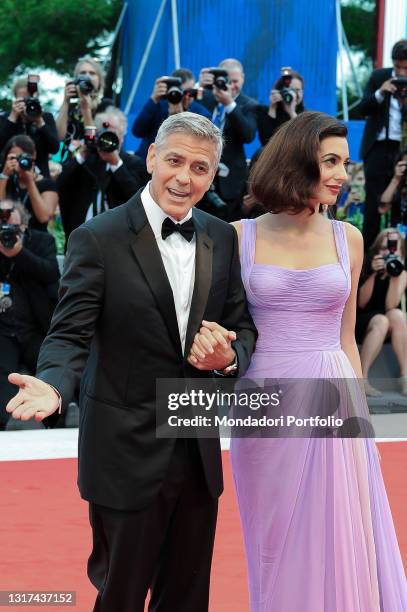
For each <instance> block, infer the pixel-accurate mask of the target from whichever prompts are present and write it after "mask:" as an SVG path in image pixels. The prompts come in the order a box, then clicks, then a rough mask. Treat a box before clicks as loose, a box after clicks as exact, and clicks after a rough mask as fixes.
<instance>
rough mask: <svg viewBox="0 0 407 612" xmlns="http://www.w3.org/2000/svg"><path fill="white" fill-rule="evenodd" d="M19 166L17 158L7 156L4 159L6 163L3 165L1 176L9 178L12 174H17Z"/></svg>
mask: <svg viewBox="0 0 407 612" xmlns="http://www.w3.org/2000/svg"><path fill="white" fill-rule="evenodd" d="M18 170H19V165H18V161H17V157H16V156H15V155H8V156H7V159H6V163H5V164H4V168H3V174H6V175H7V176H11V175H12V174H13V172H18Z"/></svg>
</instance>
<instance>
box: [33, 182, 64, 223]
mask: <svg viewBox="0 0 407 612" xmlns="http://www.w3.org/2000/svg"><path fill="white" fill-rule="evenodd" d="M26 174H27V175H30V176H29V177H27V178H28V180H27V193H28V197H29V198H30V201H31V206H32V211H33V213H34V216H35V218H36V219H37V220H38V221H39V222H40V223H48V221H50V220H51V219H52V217H53V216H54V214H55V210H56V207H57V205H58V194H57V192H56V191H44V192H43V193H40V192H39V191H38V187H37V185H36V184H35V180H34V176H33V173H32V172H31V171H29V172H27V173H26Z"/></svg>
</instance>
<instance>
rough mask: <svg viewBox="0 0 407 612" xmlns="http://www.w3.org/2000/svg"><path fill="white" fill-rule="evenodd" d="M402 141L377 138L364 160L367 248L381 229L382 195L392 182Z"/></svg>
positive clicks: (365, 237)
mask: <svg viewBox="0 0 407 612" xmlns="http://www.w3.org/2000/svg"><path fill="white" fill-rule="evenodd" d="M399 152H400V143H399V142H398V141H396V140H377V141H376V142H375V144H374V145H373V147H372V148H371V150H370V151H369V153H368V155H367V157H366V159H365V161H364V171H365V179H366V184H365V189H366V200H365V218H364V222H363V238H364V240H365V250H367V249H368V248H369V247H370V246H371V245H372V243H373V242H374V239H375V238H376V236H377V234H378V233H379V231H380V214H379V212H378V206H379V204H380V197H381V195H382V193H383V192H384V191H385V189H386V187H387V185H388V184H389V183H390V181H391V178H392V176H393V172H394V164H395V160H396V157H397V155H398V153H399Z"/></svg>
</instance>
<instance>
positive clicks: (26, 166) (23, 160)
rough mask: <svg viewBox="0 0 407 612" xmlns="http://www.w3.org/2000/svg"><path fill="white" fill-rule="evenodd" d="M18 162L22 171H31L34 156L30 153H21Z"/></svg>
mask: <svg viewBox="0 0 407 612" xmlns="http://www.w3.org/2000/svg"><path fill="white" fill-rule="evenodd" d="M17 161H18V165H19V166H20V168H21V170H26V171H27V170H31V168H32V167H33V165H34V159H33V156H32V155H30V153H21V155H18V157H17Z"/></svg>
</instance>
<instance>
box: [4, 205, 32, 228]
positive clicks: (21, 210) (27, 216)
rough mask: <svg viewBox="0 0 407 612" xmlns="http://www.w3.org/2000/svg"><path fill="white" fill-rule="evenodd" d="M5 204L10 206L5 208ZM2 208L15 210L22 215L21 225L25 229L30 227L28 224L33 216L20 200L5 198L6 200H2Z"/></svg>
mask: <svg viewBox="0 0 407 612" xmlns="http://www.w3.org/2000/svg"><path fill="white" fill-rule="evenodd" d="M4 204H8V206H6V207H5V206H4ZM0 208H15V210H18V212H19V213H20V218H21V224H20V225H24V226H25V227H27V226H28V223H29V221H30V219H31V215H30V213H29V212H28V210H27V209H26V207H25V206H24V204H23V203H22V202H20V200H11V199H9V198H4V200H0Z"/></svg>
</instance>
